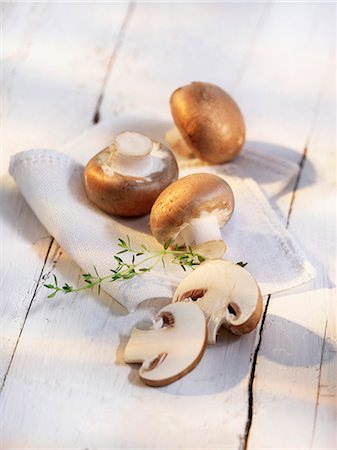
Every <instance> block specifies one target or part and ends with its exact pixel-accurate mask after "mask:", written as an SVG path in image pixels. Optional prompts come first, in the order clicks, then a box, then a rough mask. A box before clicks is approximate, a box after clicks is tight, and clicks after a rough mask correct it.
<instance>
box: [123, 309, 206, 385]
mask: <svg viewBox="0 0 337 450" xmlns="http://www.w3.org/2000/svg"><path fill="white" fill-rule="evenodd" d="M205 342H206V321H205V317H204V315H203V313H202V311H201V309H200V308H199V307H198V306H197V305H195V304H192V303H175V304H170V305H168V306H166V307H164V308H163V309H162V310H161V311H160V312H159V313H158V315H157V320H155V322H154V326H153V327H152V328H151V329H149V330H139V329H137V328H134V329H133V330H132V333H131V336H130V339H129V341H128V344H127V346H126V348H125V353H124V360H125V362H127V363H142V366H141V368H140V371H139V375H140V377H141V379H142V380H143V381H144V382H145V383H147V384H150V385H151V384H152V385H161V386H163V385H165V384H169V383H171V382H172V381H175V380H176V379H178V378H180V377H181V376H182V375H184V374H185V373H187V372H189V371H190V370H192V368H193V367H194V366H195V365H196V364H197V362H198V361H199V359H200V357H201V355H202V353H203V350H204V346H205Z"/></svg>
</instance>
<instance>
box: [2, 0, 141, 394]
mask: <svg viewBox="0 0 337 450" xmlns="http://www.w3.org/2000/svg"><path fill="white" fill-rule="evenodd" d="M135 7H136V2H135V1H133V0H132V1H130V3H129V6H128V9H127V11H126V14H125V18H124V20H123V23H122V26H121V28H120V30H119V33H118V36H117V41H116V44H115V46H114V49H113V51H112V53H111V56H110V58H109V61H108V64H107V68H106V71H105V75H104V77H103V81H102V86H101V89H100V93H99V96H98V99H97V102H96V107H95V112H94V115H93V119H92V123H94V124H95V123H98V122H99V120H100V107H101V103H102V101H103V99H104V93H105V88H106V85H107V82H108V80H109V77H110V74H111V72H112V69H113V66H114V64H115V62H116V60H117V57H118V54H119V50H120V48H121V46H122V43H123V41H124V38H125V34H126V30H127V27H128V24H129V22H130V19H131V17H132V15H133V13H134V10H135ZM50 238H51V240H50V243H49V245H48V248H47V251H46V255H45V258H44V260H43V263H42V267H41V270H40V273H39V276H38V279H37V281H36V282H35V283H34V284H33V287H32V289H33V295H32V298H31V299H30V302H29V305H28V308H27V311H26V314H25V317H24V320H23V323H22V326H21V328H20V332H19V334H18V337H17V340H16V342H15V346H14V350H13V353H12V355H11V358H10V360H9V363H8V366H7V369H6V371H5V375H4V377H3V380H2V383H1V386H0V396H1V394H2V391H3V389H4V387H5V383H6V380H7V376H8V374H9V371H10V368H11V365H12V362H13V360H14V357H15V354H16V350H17V348H18V345H19V342H20V338H21V335H22V333H23V329H24V327H25V324H26V321H27V318H28V315H29V312H30V309H31V306H32V304H33V301H34V299H35V297H36V295H37V293H38V291H39V289H40V288H41V285H42V283H43V282H44V280H45V279H46V278H48V276H49V275H50V273H51V272H52V270H53V269H54V268H55V266H56V264H57V262H58V260H59V258H60V256H61V254H62V252H61V247H60V246H59V245H58V244H57V247H56V249H55V252H54V254H55V255H56V254H57V253H58V252H59V254H58V256H57V257H56V258H55V261H53V264H52V267H51V269H50V270H49V271H48V272H47V273H46V274H45V275H43V273H44V270H45V268H46V265H47V263H48V259H49V256H50V254H51V251H52V247H53V244H54V242H55V244H56V241H55V240H54V238H53V237H50Z"/></svg>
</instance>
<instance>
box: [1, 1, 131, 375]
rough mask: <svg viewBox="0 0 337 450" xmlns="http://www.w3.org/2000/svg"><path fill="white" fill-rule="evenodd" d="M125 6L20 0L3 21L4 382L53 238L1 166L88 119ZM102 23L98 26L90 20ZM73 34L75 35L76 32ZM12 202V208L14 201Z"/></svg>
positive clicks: (53, 143)
mask: <svg viewBox="0 0 337 450" xmlns="http://www.w3.org/2000/svg"><path fill="white" fill-rule="evenodd" d="M127 6H128V5H127V4H126V5H119V6H118V5H116V7H115V8H114V11H113V13H112V11H111V10H110V9H109V8H108V5H104V4H102V5H99V6H97V7H93V5H89V4H86V5H76V4H72V5H67V7H66V9H67V15H66V16H65V15H64V11H65V10H64V6H62V5H60V4H45V3H20V4H13V5H11V7H10V8H9V7H7V8H6V12H5V20H4V27H3V47H2V48H3V52H2V53H3V55H2V56H3V81H4V92H5V94H6V95H5V96H4V101H3V105H2V110H3V122H2V142H1V144H2V148H3V150H4V151H3V152H2V160H1V174H2V175H3V176H2V178H1V181H0V182H1V224H2V229H1V237H2V255H3V256H4V257H5V258H6V260H5V261H6V267H5V270H2V272H1V286H2V302H1V317H2V321H3V324H4V325H3V333H2V335H1V337H2V339H1V347H2V358H1V365H0V380H1V383H0V384H2V383H3V380H4V377H5V376H6V373H7V370H8V366H9V363H10V361H11V359H12V355H13V352H14V350H15V348H16V346H17V342H18V338H19V336H20V332H21V329H22V326H23V325H24V323H25V320H26V318H27V313H28V310H29V308H30V305H31V303H32V301H33V300H34V297H35V292H36V289H37V287H38V286H39V284H41V277H40V274H41V271H42V270H43V267H44V261H45V259H46V257H47V255H48V250H49V247H50V243H51V239H50V237H49V236H48V233H47V231H46V230H45V229H44V228H43V227H42V226H41V225H40V223H39V222H38V221H37V219H36V218H35V216H34V214H33V213H32V211H31V210H30V208H29V207H28V205H27V204H26V202H25V201H24V199H23V197H22V196H21V194H20V193H19V191H18V189H17V188H16V187H15V185H14V182H13V181H12V180H11V179H10V177H9V176H8V175H5V174H6V173H7V167H8V161H9V158H10V156H11V155H12V154H13V153H15V152H18V151H20V150H24V149H27V148H29V147H33V146H34V147H39V146H40V147H42V148H44V147H45V148H57V147H58V146H59V145H61V144H62V143H63V142H65V141H66V140H68V139H69V138H71V137H74V136H76V135H77V134H78V133H79V132H81V131H82V130H84V129H85V128H86V127H87V126H88V125H89V124H90V122H91V119H92V115H93V110H94V107H95V104H96V101H97V97H98V95H99V92H100V89H101V84H102V81H103V79H104V76H105V72H106V68H107V65H108V62H109V58H110V55H111V53H112V52H113V49H114V43H115V42H116V39H117V36H118V33H119V30H120V28H121V26H122V24H123V21H124V18H125V15H126V12H127ZM93 20H94V21H96V22H97V23H99V24H100V29H99V30H97V29H95V28H93V27H91V26H90V25H91V23H92V21H93ZM76 36H77V37H78V38H77V39H76ZM13 205H15V207H13Z"/></svg>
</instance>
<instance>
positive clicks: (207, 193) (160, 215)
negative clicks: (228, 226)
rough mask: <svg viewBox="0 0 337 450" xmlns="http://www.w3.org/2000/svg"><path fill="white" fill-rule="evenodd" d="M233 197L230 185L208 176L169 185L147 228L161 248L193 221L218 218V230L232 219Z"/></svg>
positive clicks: (194, 175) (162, 194)
mask: <svg viewBox="0 0 337 450" xmlns="http://www.w3.org/2000/svg"><path fill="white" fill-rule="evenodd" d="M233 209H234V196H233V192H232V189H231V188H230V186H229V184H228V183H227V182H226V181H225V180H223V179H222V178H220V177H219V176H217V175H214V174H211V173H196V174H192V175H187V176H185V177H183V178H180V179H179V180H177V181H175V182H174V183H172V184H171V185H170V186H168V187H167V188H166V189H164V190H163V192H162V193H161V194H160V195H159V197H158V198H157V200H156V201H155V203H154V204H153V207H152V210H151V215H150V227H151V232H152V234H153V236H154V237H155V238H156V239H157V241H159V242H160V243H161V244H164V243H165V242H167V241H168V240H171V244H175V239H176V238H177V236H178V235H179V233H180V231H181V230H182V229H183V227H184V226H186V225H187V224H188V223H189V222H190V221H191V220H192V219H196V218H199V217H202V216H205V215H207V214H210V213H217V214H218V221H219V226H220V227H221V226H223V225H224V224H225V223H226V222H228V220H229V219H230V217H231V216H232V213H233Z"/></svg>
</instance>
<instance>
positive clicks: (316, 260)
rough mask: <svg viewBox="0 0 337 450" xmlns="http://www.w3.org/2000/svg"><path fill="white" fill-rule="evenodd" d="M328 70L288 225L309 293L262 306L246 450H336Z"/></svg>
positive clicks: (332, 119) (331, 87)
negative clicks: (310, 275)
mask: <svg viewBox="0 0 337 450" xmlns="http://www.w3.org/2000/svg"><path fill="white" fill-rule="evenodd" d="M330 48H331V47H330ZM331 63H332V64H331ZM333 65H334V60H333V59H332V60H330V65H329V68H328V74H327V77H326V78H325V79H324V80H323V87H322V90H321V92H320V102H319V105H318V106H319V109H318V117H317V118H316V119H315V121H314V122H313V124H312V130H311V133H310V135H309V138H308V145H307V151H306V160H305V161H304V166H303V171H302V174H301V178H300V182H299V185H298V189H297V190H296V194H295V198H294V202H293V207H292V213H291V216H290V220H289V228H290V230H291V231H292V232H293V233H296V234H297V235H298V239H299V240H300V241H301V242H302V245H303V246H305V248H306V250H307V252H308V254H309V255H310V257H311V261H312V262H313V264H314V265H315V268H316V270H317V277H316V279H315V280H314V281H313V282H312V283H310V285H309V286H306V287H303V288H301V289H297V290H295V291H294V292H292V293H289V294H287V295H286V296H282V297H274V298H273V297H272V299H271V301H270V304H269V308H268V314H267V318H266V321H265V327H264V331H263V339H262V342H261V347H260V351H259V355H258V359H257V362H258V365H257V367H256V374H255V375H256V378H255V382H254V404H253V410H254V415H253V422H252V427H251V430H250V435H249V441H248V448H251V449H262V448H272V447H273V446H276V444H277V447H280V448H289V449H290V448H315V449H318V448H335V447H336V444H337V442H336V348H337V341H336V328H335V327H336V324H335V312H336V289H335V281H336V280H335V273H336V260H335V255H336V235H335V230H336V202H335V198H336V197H335V196H336V192H335V183H336V173H335V171H334V170H333V167H335V162H336V155H335V148H336V141H335V126H336V125H335V124H336V110H335V100H334V99H335V72H334V70H333V69H332V67H333ZM312 167H314V168H315V173H314V174H313V172H312Z"/></svg>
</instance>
